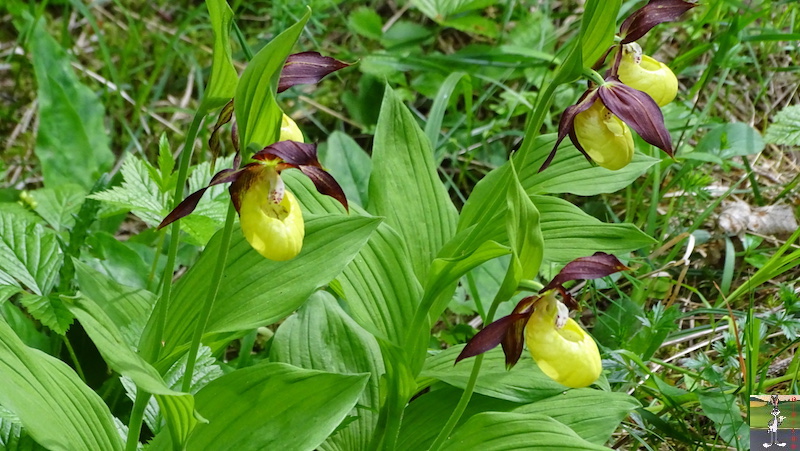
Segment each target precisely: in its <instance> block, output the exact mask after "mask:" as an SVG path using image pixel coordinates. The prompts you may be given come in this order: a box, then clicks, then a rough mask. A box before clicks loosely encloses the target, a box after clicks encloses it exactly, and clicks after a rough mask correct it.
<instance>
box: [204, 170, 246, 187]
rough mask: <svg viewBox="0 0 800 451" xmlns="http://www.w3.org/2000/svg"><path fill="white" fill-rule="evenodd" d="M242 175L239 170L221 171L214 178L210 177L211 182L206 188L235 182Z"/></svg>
mask: <svg viewBox="0 0 800 451" xmlns="http://www.w3.org/2000/svg"><path fill="white" fill-rule="evenodd" d="M241 173H242V170H241V169H223V170H221V171H219V172H217V173H216V174H214V177H211V181H210V182H209V183H208V186H214V185H220V184H223V183H230V182H233V181H236V179H237V178H238V177H239V175H240V174H241Z"/></svg>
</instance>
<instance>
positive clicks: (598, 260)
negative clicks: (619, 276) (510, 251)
mask: <svg viewBox="0 0 800 451" xmlns="http://www.w3.org/2000/svg"><path fill="white" fill-rule="evenodd" d="M628 269H630V268H628V267H627V266H625V265H623V264H622V262H621V261H619V259H617V257H615V256H613V255H611V254H606V253H605V252H596V253H595V254H594V255H592V256H590V257H580V258H576V259H575V260H572V261H571V262H569V263H567V265H566V266H564V269H562V270H561V272H559V273H558V275H557V276H556V277H555V278H553V280H551V281H550V283H548V284H547V286H545V287H544V288H542V289H541V291H540V293H542V292H545V291H547V290H552V289H554V288H561V287H562V285H564V283H566V282H569V281H570V280H588V279H598V278H600V277H605V276H608V275H611V274H614V273H615V272H619V271H625V270H628ZM561 291H562V293H563V290H561Z"/></svg>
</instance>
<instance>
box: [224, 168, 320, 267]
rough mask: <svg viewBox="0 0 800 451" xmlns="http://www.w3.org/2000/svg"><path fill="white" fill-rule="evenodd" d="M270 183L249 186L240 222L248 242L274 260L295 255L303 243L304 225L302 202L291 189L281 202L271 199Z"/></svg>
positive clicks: (240, 214)
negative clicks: (299, 201)
mask: <svg viewBox="0 0 800 451" xmlns="http://www.w3.org/2000/svg"><path fill="white" fill-rule="evenodd" d="M269 191H270V190H269V185H268V184H262V183H259V184H256V185H253V186H250V187H249V188H248V189H247V190H246V191H245V192H244V195H243V196H242V202H241V209H240V211H239V222H240V224H241V227H242V233H243V234H244V237H245V239H247V242H248V243H250V246H252V247H253V249H255V250H256V251H257V252H258V253H259V254H261V255H262V256H264V257H266V258H268V259H270V260H275V261H286V260H290V259H292V258H294V257H295V256H297V254H299V253H300V250H301V249H302V247H303V237H304V236H305V226H304V223H303V213H302V212H301V210H300V204H299V203H298V202H297V199H296V198H295V197H294V195H293V194H292V193H290V192H289V191H286V192H284V194H283V199H281V201H280V202H279V203H273V202H272V201H271V200H270V192H269Z"/></svg>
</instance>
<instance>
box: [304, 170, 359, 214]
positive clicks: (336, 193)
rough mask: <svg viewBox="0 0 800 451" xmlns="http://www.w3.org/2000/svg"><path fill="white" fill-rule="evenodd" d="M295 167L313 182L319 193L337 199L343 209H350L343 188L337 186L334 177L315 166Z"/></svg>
mask: <svg viewBox="0 0 800 451" xmlns="http://www.w3.org/2000/svg"><path fill="white" fill-rule="evenodd" d="M297 169H300V171H302V172H303V174H305V175H307V176H308V178H310V179H311V181H312V182H314V186H316V187H317V191H319V192H320V194H324V195H326V196H331V197H332V198H334V199H336V200H338V201H339V202H340V203H341V204H342V205H343V206H344V209H345V210H347V211H350V207H349V206H348V205H347V198H346V197H345V195H344V190H342V187H341V186H339V183H338V182H336V179H334V178H333V176H332V175H330V174H328V173H327V172H325V170H324V169H320V168H318V167H316V166H306V165H298V166H297Z"/></svg>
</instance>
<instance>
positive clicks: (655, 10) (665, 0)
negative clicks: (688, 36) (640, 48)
mask: <svg viewBox="0 0 800 451" xmlns="http://www.w3.org/2000/svg"><path fill="white" fill-rule="evenodd" d="M695 6H697V4H695V3H690V2H686V1H683V0H650V2H649V3H647V4H646V5H644V6H643V7H641V8H639V9H637V10H636V11H634V12H633V13H632V14H631V15H630V16H628V18H627V19H625V21H624V22H622V25H621V26H620V29H619V35H620V36H621V37H622V44H628V43H630V42H633V41H635V40H637V39H639V38H641V37H642V36H644V35H645V34H647V32H648V31H650V30H652V29H653V27H655V26H656V25H658V24H660V23H664V22H672V21H675V20H678V19H679V18H680V17H681V15H683V13H685V12H686V11H689V10H690V9H692V8H694V7H695Z"/></svg>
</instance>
